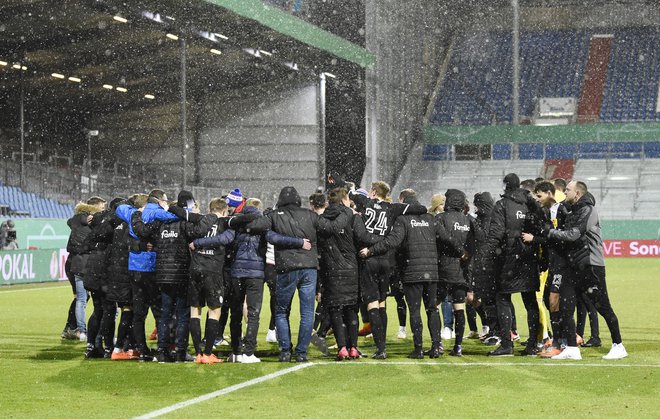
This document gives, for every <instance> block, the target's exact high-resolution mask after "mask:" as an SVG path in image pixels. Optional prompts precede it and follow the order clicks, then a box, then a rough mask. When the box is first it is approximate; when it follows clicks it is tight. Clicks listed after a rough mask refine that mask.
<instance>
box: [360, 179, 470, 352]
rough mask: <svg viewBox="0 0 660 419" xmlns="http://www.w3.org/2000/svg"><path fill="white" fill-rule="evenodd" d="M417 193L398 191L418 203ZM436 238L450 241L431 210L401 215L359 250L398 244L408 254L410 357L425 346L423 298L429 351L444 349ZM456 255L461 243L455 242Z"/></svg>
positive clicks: (405, 199)
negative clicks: (384, 232) (380, 236)
mask: <svg viewBox="0 0 660 419" xmlns="http://www.w3.org/2000/svg"><path fill="white" fill-rule="evenodd" d="M416 195H417V194H416V193H415V191H413V190H412V189H404V190H403V191H401V193H400V194H399V202H403V203H406V204H419V203H418V202H417V200H416ZM437 240H442V241H443V243H446V244H447V245H450V244H449V235H448V233H447V231H446V230H445V229H444V227H443V226H442V225H440V224H437V223H436V222H435V218H434V217H433V216H432V215H431V214H428V213H425V214H421V215H401V216H399V217H398V218H397V220H396V221H395V222H394V227H393V228H392V231H391V232H390V233H389V234H388V235H387V236H386V237H385V239H384V240H383V241H381V242H379V243H376V244H375V245H373V246H371V247H370V248H364V249H362V250H361V251H360V255H361V256H362V257H369V256H371V255H382V254H385V253H386V252H388V251H390V250H394V249H397V248H399V250H400V251H401V252H402V253H403V255H404V256H405V265H404V266H403V267H402V268H403V276H402V278H401V281H402V283H403V290H404V293H405V295H406V302H407V303H408V308H409V310H410V327H411V329H412V332H413V342H414V345H415V347H414V350H413V351H412V352H411V353H410V355H409V357H410V358H413V359H421V358H423V357H424V351H423V349H422V318H421V316H420V312H419V311H420V307H421V303H422V301H423V302H424V307H425V309H426V314H427V318H428V328H429V332H430V334H431V341H432V346H431V350H430V352H429V356H430V357H431V358H437V357H439V356H440V355H441V354H442V353H444V349H443V347H442V342H441V340H440V315H439V314H438V307H437V304H436V298H437V286H438V250H437V243H436V241H437ZM453 249H454V251H455V252H456V254H457V255H461V254H462V253H459V252H460V251H459V250H458V246H453Z"/></svg>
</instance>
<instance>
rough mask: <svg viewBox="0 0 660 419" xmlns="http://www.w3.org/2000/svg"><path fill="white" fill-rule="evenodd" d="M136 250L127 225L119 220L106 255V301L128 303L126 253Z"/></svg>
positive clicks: (129, 285) (129, 293)
mask: <svg viewBox="0 0 660 419" xmlns="http://www.w3.org/2000/svg"><path fill="white" fill-rule="evenodd" d="M133 246H135V248H138V246H139V242H138V241H137V240H135V239H133V237H131V234H130V230H129V228H128V223H125V222H123V221H121V220H119V224H118V225H117V226H116V227H115V229H114V231H113V234H112V244H111V245H110V249H109V253H108V299H109V300H110V301H116V302H120V303H130V302H131V301H130V299H129V297H130V296H131V291H132V288H131V283H130V276H129V273H128V252H129V251H130V250H132V247H133Z"/></svg>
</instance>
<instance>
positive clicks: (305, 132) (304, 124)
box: [195, 83, 324, 205]
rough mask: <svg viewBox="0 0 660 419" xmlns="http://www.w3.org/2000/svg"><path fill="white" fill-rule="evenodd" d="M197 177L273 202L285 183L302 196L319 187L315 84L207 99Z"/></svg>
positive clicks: (211, 184) (320, 141)
mask: <svg viewBox="0 0 660 419" xmlns="http://www.w3.org/2000/svg"><path fill="white" fill-rule="evenodd" d="M198 120H199V125H198V130H199V133H200V134H199V137H198V138H197V140H196V145H195V146H196V156H195V162H196V166H197V168H198V172H197V180H198V181H199V184H200V185H202V186H208V187H219V188H221V189H223V190H226V191H229V190H231V189H233V188H236V187H239V188H241V190H242V191H243V193H244V195H245V196H250V197H258V198H261V199H264V200H265V203H266V204H267V205H272V204H274V199H276V197H277V195H278V194H279V190H280V188H281V187H283V186H289V185H291V186H295V187H296V189H298V192H299V193H300V194H301V195H302V196H304V195H309V194H310V193H312V192H313V191H314V190H315V189H316V187H318V186H320V185H323V177H324V176H323V174H324V164H323V153H324V152H323V137H322V135H321V134H322V133H321V124H320V119H319V88H318V86H317V85H316V84H314V83H309V84H306V85H288V86H282V85H279V86H268V85H261V86H255V87H254V88H253V89H250V90H249V91H239V92H232V94H231V96H224V97H212V98H209V99H208V100H207V101H206V103H205V105H204V106H203V107H202V109H200V114H199V119H198Z"/></svg>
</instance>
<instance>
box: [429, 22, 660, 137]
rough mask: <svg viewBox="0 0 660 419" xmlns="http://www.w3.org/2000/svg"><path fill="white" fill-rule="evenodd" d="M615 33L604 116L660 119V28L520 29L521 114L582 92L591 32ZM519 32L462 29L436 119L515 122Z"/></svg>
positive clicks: (449, 122) (607, 118)
mask: <svg viewBox="0 0 660 419" xmlns="http://www.w3.org/2000/svg"><path fill="white" fill-rule="evenodd" d="M603 32H608V33H613V34H614V40H613V45H612V52H611V54H610V62H609V66H608V75H607V80H606V84H605V89H604V97H603V104H602V107H601V112H600V119H601V121H605V122H635V121H660V113H658V112H655V104H656V100H657V95H658V80H660V29H658V28H652V27H645V28H629V29H615V30H608V29H598V30H592V31H585V30H544V31H539V32H523V33H521V36H520V63H521V68H520V114H521V115H523V116H531V115H532V114H533V111H534V106H535V105H536V102H537V99H538V98H539V97H567V96H570V97H579V96H580V93H581V87H582V80H583V78H584V68H585V65H586V61H587V58H588V55H589V45H590V39H591V36H592V35H593V34H595V33H603ZM511 68H512V65H511V34H510V33H509V32H478V33H466V34H462V35H459V37H458V38H457V39H456V42H455V48H454V51H453V55H452V57H451V59H450V63H449V66H448V70H447V74H446V75H445V79H444V81H443V85H442V89H441V92H440V95H439V98H438V100H437V102H436V103H435V107H434V112H433V114H432V116H431V120H430V121H429V122H430V123H432V124H434V125H455V124H459V125H489V124H493V123H496V124H507V123H510V122H511V114H512V111H511V97H512V79H511V72H512V71H511Z"/></svg>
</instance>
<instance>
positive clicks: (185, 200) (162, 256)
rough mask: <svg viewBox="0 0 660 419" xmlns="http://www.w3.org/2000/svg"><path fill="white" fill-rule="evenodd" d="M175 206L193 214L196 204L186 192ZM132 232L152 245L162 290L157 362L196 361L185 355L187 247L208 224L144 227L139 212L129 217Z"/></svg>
mask: <svg viewBox="0 0 660 419" xmlns="http://www.w3.org/2000/svg"><path fill="white" fill-rule="evenodd" d="M177 206H178V207H180V208H185V209H186V210H187V211H192V210H193V208H194V207H195V201H194V199H193V196H192V194H191V193H190V192H189V191H185V190H184V191H181V192H180V193H179V196H178V197H177ZM131 226H132V228H133V231H134V232H135V233H136V234H137V235H138V236H139V237H140V238H142V239H148V240H150V241H152V242H153V243H154V249H155V250H156V253H157V257H156V277H155V282H156V284H158V285H159V286H160V287H161V300H162V312H161V316H160V319H159V323H158V351H157V353H156V357H155V358H156V360H157V361H158V362H161V363H162V362H173V361H175V360H176V362H190V361H194V360H195V359H194V358H192V357H191V356H190V355H189V354H188V351H187V350H188V335H189V326H190V309H189V307H190V306H189V305H188V285H189V281H190V271H189V269H190V260H191V256H190V250H189V248H188V244H189V242H190V241H192V240H193V239H195V238H197V237H201V236H202V235H204V234H206V233H207V231H208V229H209V227H210V226H209V225H207V224H203V223H200V224H193V223H192V222H190V221H186V220H178V221H173V222H169V223H165V222H162V221H159V220H156V221H154V222H152V223H150V224H145V223H144V221H143V220H142V209H140V210H138V211H137V212H135V213H133V215H132V217H131ZM175 314H176V322H177V324H176V333H175V334H176V338H175V345H176V357H175V358H174V359H173V358H172V356H171V354H170V352H169V344H170V342H169V335H170V329H171V328H172V326H173V325H172V324H171V321H172V318H173V316H174V315H175Z"/></svg>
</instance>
